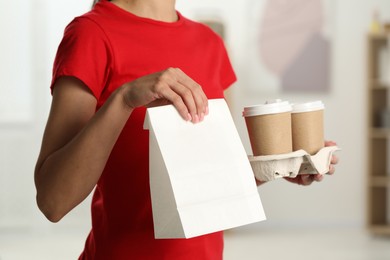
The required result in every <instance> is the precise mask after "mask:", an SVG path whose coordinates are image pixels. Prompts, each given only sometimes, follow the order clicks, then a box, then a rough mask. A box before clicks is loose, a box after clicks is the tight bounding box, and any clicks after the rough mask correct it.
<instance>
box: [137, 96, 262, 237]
mask: <svg viewBox="0 0 390 260" xmlns="http://www.w3.org/2000/svg"><path fill="white" fill-rule="evenodd" d="M209 111H210V112H209V115H208V116H206V117H205V120H204V121H203V122H201V123H198V124H193V123H191V122H186V121H185V120H183V119H182V118H181V117H180V115H179V113H178V112H177V111H176V109H175V108H174V107H173V106H172V105H168V106H162V107H154V108H149V109H147V115H146V119H145V126H144V127H145V128H146V129H149V130H150V133H149V136H150V137H149V138H150V144H149V149H150V151H149V156H150V158H149V161H150V189H151V197H152V209H153V221H154V232H155V237H156V238H191V237H195V236H200V235H204V234H208V233H212V232H216V231H221V230H225V229H229V228H233V227H237V226H242V225H246V224H249V223H254V222H257V221H261V220H264V219H265V215H264V211H263V207H262V204H261V201H260V197H259V194H258V191H257V187H256V183H255V178H254V174H253V172H252V168H251V166H250V163H249V160H248V157H247V154H246V152H245V149H244V147H243V145H242V143H241V140H240V138H239V135H238V133H237V130H236V128H235V126H234V123H233V120H232V118H231V115H230V111H229V109H228V106H227V104H226V102H225V100H223V99H214V100H209Z"/></svg>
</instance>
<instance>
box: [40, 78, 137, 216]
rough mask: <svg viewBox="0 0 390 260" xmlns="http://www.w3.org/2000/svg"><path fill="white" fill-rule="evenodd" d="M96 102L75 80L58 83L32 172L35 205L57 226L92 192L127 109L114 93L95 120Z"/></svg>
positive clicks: (122, 124)
mask: <svg viewBox="0 0 390 260" xmlns="http://www.w3.org/2000/svg"><path fill="white" fill-rule="evenodd" d="M96 102H97V101H96V98H95V97H94V96H93V95H92V94H91V93H90V92H89V90H88V89H87V87H86V86H84V85H83V83H82V82H81V81H79V80H77V79H75V78H71V77H63V78H60V79H59V80H58V81H57V83H56V86H55V87H54V92H53V101H52V107H51V111H50V115H49V119H48V122H47V125H46V129H45V133H44V136H43V141H42V147H41V152H40V155H39V157H38V161H37V164H36V169H35V183H36V187H37V203H38V206H39V208H40V209H41V211H42V212H43V213H44V214H45V216H46V217H47V218H48V219H49V220H50V221H53V222H57V221H59V220H60V219H61V218H62V217H63V216H64V215H65V214H66V213H68V212H69V211H70V210H71V209H72V208H74V207H75V206H76V205H78V204H79V203H80V202H82V201H83V200H84V199H85V198H86V197H87V196H88V194H89V193H90V192H91V191H92V190H93V188H94V187H95V185H96V183H97V181H98V179H99V177H100V175H101V173H102V171H103V169H104V166H105V163H106V161H107V159H108V156H109V154H110V152H111V149H112V147H113V146H114V144H115V141H116V140H117V138H118V136H119V134H120V132H121V131H122V128H123V126H124V125H125V123H126V120H127V118H128V117H129V115H130V113H131V111H132V110H131V109H130V108H128V107H126V105H125V104H124V102H123V99H122V98H121V96H120V95H119V93H118V92H116V93H114V94H113V95H112V96H111V97H110V98H109V100H107V102H106V104H105V105H104V106H102V107H101V109H99V111H98V112H97V113H96V115H95V109H96Z"/></svg>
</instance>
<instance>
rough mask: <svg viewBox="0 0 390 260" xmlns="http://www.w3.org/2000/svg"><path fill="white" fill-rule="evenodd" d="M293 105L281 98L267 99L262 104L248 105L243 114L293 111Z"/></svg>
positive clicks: (245, 115) (248, 115)
mask: <svg viewBox="0 0 390 260" xmlns="http://www.w3.org/2000/svg"><path fill="white" fill-rule="evenodd" d="M291 111H292V107H291V104H290V103H289V102H288V101H282V100H280V99H275V100H270V101H267V102H266V103H265V104H262V105H255V106H248V107H245V108H244V111H243V112H242V116H244V117H250V116H260V115H269V114H278V113H285V112H291Z"/></svg>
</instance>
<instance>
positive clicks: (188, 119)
mask: <svg viewBox="0 0 390 260" xmlns="http://www.w3.org/2000/svg"><path fill="white" fill-rule="evenodd" d="M191 120H192V116H191V114H190V113H188V114H187V121H191Z"/></svg>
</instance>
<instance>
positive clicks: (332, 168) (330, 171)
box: [327, 165, 336, 175]
mask: <svg viewBox="0 0 390 260" xmlns="http://www.w3.org/2000/svg"><path fill="white" fill-rule="evenodd" d="M335 170H336V169H335V167H334V166H333V165H329V172H328V173H327V174H328V175H333V174H334V172H335Z"/></svg>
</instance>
